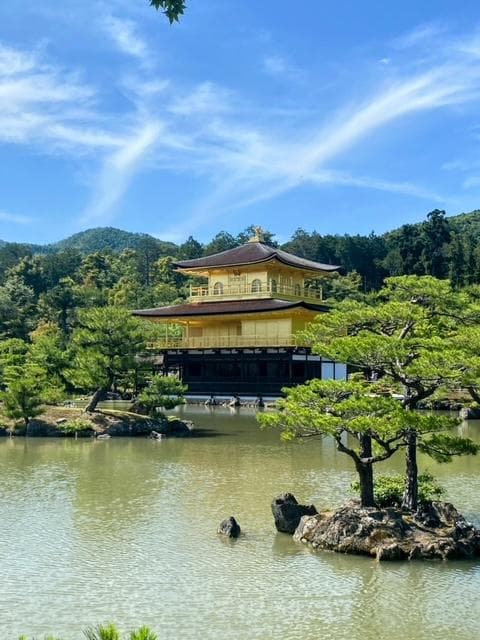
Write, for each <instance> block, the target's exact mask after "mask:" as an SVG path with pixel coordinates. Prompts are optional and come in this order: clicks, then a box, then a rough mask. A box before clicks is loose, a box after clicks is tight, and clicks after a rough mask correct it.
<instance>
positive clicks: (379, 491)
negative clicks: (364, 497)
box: [351, 473, 445, 507]
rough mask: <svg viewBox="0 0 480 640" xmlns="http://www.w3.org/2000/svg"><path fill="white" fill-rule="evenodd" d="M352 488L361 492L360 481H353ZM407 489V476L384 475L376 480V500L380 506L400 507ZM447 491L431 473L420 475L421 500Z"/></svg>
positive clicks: (426, 499)
mask: <svg viewBox="0 0 480 640" xmlns="http://www.w3.org/2000/svg"><path fill="white" fill-rule="evenodd" d="M351 487H352V490H353V491H355V492H356V493H359V492H360V483H359V482H358V481H356V482H352V485H351ZM404 491H405V476H402V475H399V474H398V475H384V476H377V477H376V478H375V480H374V495H375V502H376V504H377V505H378V506H379V507H400V505H401V504H402V498H403V493H404ZM444 493H445V490H444V489H443V487H441V486H440V485H439V484H438V482H437V481H436V479H435V478H434V477H433V476H432V475H430V474H429V473H422V474H420V475H419V476H418V498H419V500H420V502H428V501H431V500H439V499H440V498H441V497H442V496H443V495H444Z"/></svg>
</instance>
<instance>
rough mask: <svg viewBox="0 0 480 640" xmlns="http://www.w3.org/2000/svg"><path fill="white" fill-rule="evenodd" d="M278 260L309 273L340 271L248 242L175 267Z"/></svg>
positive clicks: (197, 267)
mask: <svg viewBox="0 0 480 640" xmlns="http://www.w3.org/2000/svg"><path fill="white" fill-rule="evenodd" d="M275 259H276V260H278V261H279V262H283V263H284V264H287V265H289V266H292V267H297V268H299V269H305V270H307V271H337V270H338V269H340V267H339V266H338V265H334V264H322V263H321V262H313V260H305V259H304V258H299V257H298V256H294V255H293V254H291V253H287V252H286V251H282V250H281V249H275V248H274V247H270V246H268V244H265V243H263V242H247V244H242V246H240V247H235V249H228V251H222V252H221V253H215V254H213V255H211V256H206V257H205V258H195V259H194V260H182V261H180V262H175V263H174V266H176V267H177V268H179V269H200V268H208V267H230V266H232V267H233V266H239V265H246V264H257V263H259V262H268V261H269V260H275Z"/></svg>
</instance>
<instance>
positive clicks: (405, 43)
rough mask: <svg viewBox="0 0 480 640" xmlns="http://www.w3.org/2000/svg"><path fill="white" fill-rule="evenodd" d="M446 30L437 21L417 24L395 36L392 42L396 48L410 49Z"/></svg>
mask: <svg viewBox="0 0 480 640" xmlns="http://www.w3.org/2000/svg"><path fill="white" fill-rule="evenodd" d="M446 30H447V28H446V26H445V25H442V24H439V23H438V22H431V23H428V24H421V25H417V26H416V27H414V28H413V29H411V30H410V31H407V32H406V33H404V34H402V35H401V36H399V37H398V38H395V40H394V41H393V44H394V46H395V47H396V48H398V49H410V48H412V47H416V46H418V45H423V44H425V43H428V42H429V41H431V40H432V39H434V38H437V37H438V36H441V35H442V34H444V33H445V32H446Z"/></svg>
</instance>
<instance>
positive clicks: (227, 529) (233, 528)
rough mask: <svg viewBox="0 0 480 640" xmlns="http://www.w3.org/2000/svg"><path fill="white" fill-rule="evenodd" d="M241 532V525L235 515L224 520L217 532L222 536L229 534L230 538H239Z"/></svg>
mask: <svg viewBox="0 0 480 640" xmlns="http://www.w3.org/2000/svg"><path fill="white" fill-rule="evenodd" d="M240 532H241V529H240V525H239V524H238V522H237V521H236V520H235V518H234V517H233V516H230V518H227V520H223V521H222V522H221V523H220V525H219V527H218V530H217V533H220V534H221V535H222V536H227V537H228V538H238V536H239V535H240Z"/></svg>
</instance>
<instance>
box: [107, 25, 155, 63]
mask: <svg viewBox="0 0 480 640" xmlns="http://www.w3.org/2000/svg"><path fill="white" fill-rule="evenodd" d="M102 26H103V29H104V30H105V32H106V33H107V34H108V35H109V36H110V37H111V38H112V40H113V42H114V43H115V45H116V46H117V48H118V49H119V50H120V51H122V52H123V53H125V54H126V55H129V56H132V57H134V58H136V59H137V60H139V61H140V62H141V63H142V64H144V65H146V64H147V63H148V60H149V56H148V46H147V44H146V42H145V40H144V39H143V38H142V37H141V36H140V35H139V34H138V30H137V27H136V25H135V23H134V22H133V21H132V20H126V19H120V18H116V17H114V16H107V17H105V18H104V19H103V21H102Z"/></svg>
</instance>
